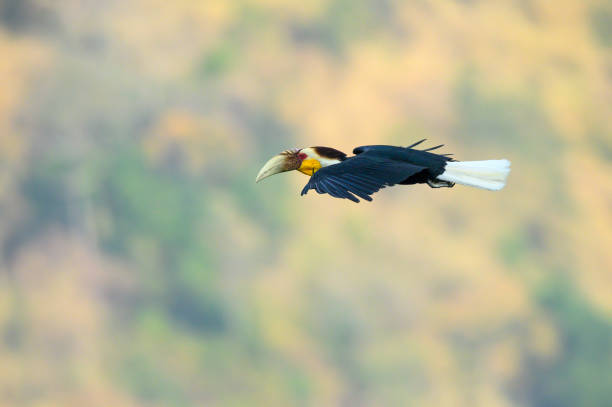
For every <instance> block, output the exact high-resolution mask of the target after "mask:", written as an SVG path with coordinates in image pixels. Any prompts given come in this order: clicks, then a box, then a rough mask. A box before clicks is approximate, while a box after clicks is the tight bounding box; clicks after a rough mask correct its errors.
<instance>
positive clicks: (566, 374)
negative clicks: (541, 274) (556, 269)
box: [522, 278, 612, 407]
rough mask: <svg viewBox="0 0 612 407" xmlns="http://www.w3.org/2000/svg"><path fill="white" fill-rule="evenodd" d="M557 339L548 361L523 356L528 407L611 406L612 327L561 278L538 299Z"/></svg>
mask: <svg viewBox="0 0 612 407" xmlns="http://www.w3.org/2000/svg"><path fill="white" fill-rule="evenodd" d="M537 298H538V300H539V304H540V306H541V307H542V309H543V310H544V311H545V312H546V313H547V314H548V315H549V316H550V318H551V320H552V321H553V323H554V325H555V327H556V329H557V334H558V341H559V346H560V348H559V350H558V352H557V355H556V356H555V357H554V358H553V359H552V360H548V359H541V358H538V357H537V356H536V355H528V356H527V357H526V361H525V372H524V377H523V378H522V383H523V386H524V388H525V397H526V400H525V401H526V402H527V404H528V405H532V406H559V407H563V406H568V407H572V406H587V407H590V406H593V407H597V406H605V405H608V404H609V401H610V400H612V323H611V322H610V319H609V318H608V317H607V316H605V315H602V314H601V313H600V312H598V311H596V310H595V309H594V308H593V307H592V306H591V305H590V304H589V303H588V302H587V301H586V299H585V298H583V297H582V295H581V294H580V293H579V292H578V291H577V290H576V288H575V287H574V285H573V283H572V282H571V281H569V280H565V279H563V278H561V279H558V280H556V281H551V282H549V283H548V284H545V285H543V287H542V289H541V290H540V292H539V293H538V295H537Z"/></svg>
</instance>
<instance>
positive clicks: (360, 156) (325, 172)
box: [255, 140, 510, 202]
mask: <svg viewBox="0 0 612 407" xmlns="http://www.w3.org/2000/svg"><path fill="white" fill-rule="evenodd" d="M424 141H425V140H420V141H417V142H416V143H414V144H412V145H410V146H408V147H397V146H385V145H373V146H361V147H357V148H355V149H354V150H353V154H354V155H353V156H351V157H348V156H347V155H346V154H345V153H343V152H342V151H338V150H336V149H334V148H330V147H308V148H301V149H297V148H296V149H291V150H287V151H283V152H282V153H280V154H278V155H276V156H274V157H272V158H271V159H270V160H268V162H267V163H266V164H265V165H264V166H263V168H262V169H261V170H260V171H259V174H257V178H256V179H255V182H259V181H261V180H262V179H264V178H267V177H269V176H271V175H274V174H278V173H280V172H285V171H291V170H298V171H300V172H301V173H304V174H306V175H308V176H310V180H309V181H308V183H307V184H306V186H305V187H304V189H302V195H305V194H306V193H308V191H309V190H311V189H314V190H315V191H317V192H318V193H319V194H329V195H331V196H333V197H334V198H343V199H350V200H351V201H353V202H359V198H361V199H365V200H366V201H371V200H372V197H371V195H372V194H373V193H375V192H378V191H379V190H380V189H382V188H384V187H387V186H393V185H396V184H399V185H412V184H428V185H429V186H430V187H432V188H441V187H446V188H452V187H453V186H454V185H455V183H457V184H462V185H469V186H472V187H477V188H482V189H488V190H491V191H497V190H500V189H502V188H503V187H504V185H506V177H507V176H508V173H509V172H510V161H508V160H505V159H503V160H485V161H456V160H454V159H453V158H451V157H450V154H435V153H432V152H431V151H433V150H436V149H438V148H440V147H442V146H443V144H441V145H439V146H435V147H430V148H427V149H424V150H418V149H415V148H414V147H416V146H418V145H419V144H421V143H422V142H424Z"/></svg>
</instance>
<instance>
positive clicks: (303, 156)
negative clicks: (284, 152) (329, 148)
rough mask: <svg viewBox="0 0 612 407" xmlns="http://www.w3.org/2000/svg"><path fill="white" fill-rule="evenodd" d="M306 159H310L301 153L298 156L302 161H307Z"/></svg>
mask: <svg viewBox="0 0 612 407" xmlns="http://www.w3.org/2000/svg"><path fill="white" fill-rule="evenodd" d="M306 157H308V156H307V155H306V154H305V153H299V154H298V158H299V159H300V160H305V159H306Z"/></svg>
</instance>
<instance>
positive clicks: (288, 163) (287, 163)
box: [255, 151, 300, 182]
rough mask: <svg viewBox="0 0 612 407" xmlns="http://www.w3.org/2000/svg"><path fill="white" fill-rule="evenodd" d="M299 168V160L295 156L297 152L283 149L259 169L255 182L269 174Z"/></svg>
mask: <svg viewBox="0 0 612 407" xmlns="http://www.w3.org/2000/svg"><path fill="white" fill-rule="evenodd" d="M298 168H300V160H299V158H298V157H297V152H294V151H284V152H282V153H280V154H279V155H275V156H274V157H272V158H270V159H269V160H268V162H267V163H265V164H264V166H263V167H262V168H261V170H259V174H257V178H255V182H259V181H261V180H262V179H264V178H267V177H269V176H270V175H274V174H278V173H280V172H285V171H291V170H297V169H298Z"/></svg>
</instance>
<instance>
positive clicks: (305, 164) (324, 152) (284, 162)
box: [255, 147, 346, 182]
mask: <svg viewBox="0 0 612 407" xmlns="http://www.w3.org/2000/svg"><path fill="white" fill-rule="evenodd" d="M344 159H346V154H344V153H343V152H342V151H338V150H336V149H335V148H331V147H307V148H299V149H298V148H293V149H291V150H286V151H283V152H282V153H280V154H278V155H275V156H274V157H272V158H270V159H269V160H268V162H267V163H265V164H264V166H263V167H262V169H261V170H260V171H259V174H257V178H255V182H259V181H261V180H262V179H264V178H267V177H269V176H270V175H274V174H278V173H281V172H285V171H291V170H298V171H300V172H301V173H304V174H306V175H310V176H312V175H314V173H315V172H317V171H318V170H319V169H320V168H322V167H327V166H328V165H333V164H338V163H339V162H341V161H343V160H344Z"/></svg>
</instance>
